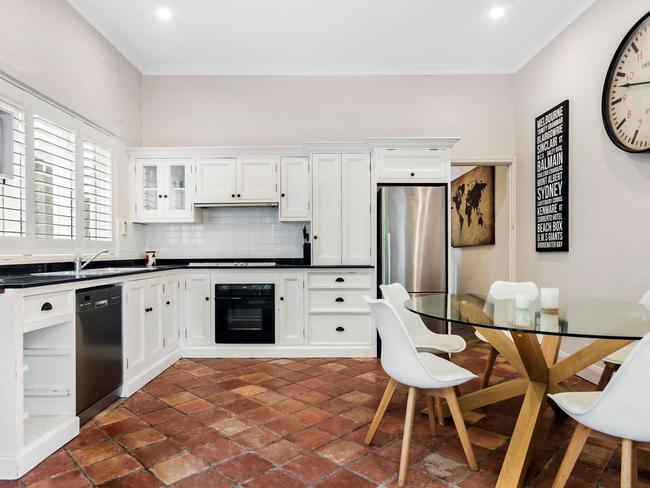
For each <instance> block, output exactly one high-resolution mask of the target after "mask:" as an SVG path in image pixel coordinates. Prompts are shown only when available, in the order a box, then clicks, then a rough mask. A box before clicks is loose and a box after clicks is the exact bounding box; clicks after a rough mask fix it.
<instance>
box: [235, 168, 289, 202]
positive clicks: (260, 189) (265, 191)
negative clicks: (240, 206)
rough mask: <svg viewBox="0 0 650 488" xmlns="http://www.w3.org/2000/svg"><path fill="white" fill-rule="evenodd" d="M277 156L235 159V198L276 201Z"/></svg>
mask: <svg viewBox="0 0 650 488" xmlns="http://www.w3.org/2000/svg"><path fill="white" fill-rule="evenodd" d="M278 166H279V164H278V160H277V158H238V159H237V200H245V201H247V202H277V201H278Z"/></svg>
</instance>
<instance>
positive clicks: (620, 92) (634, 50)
mask: <svg viewBox="0 0 650 488" xmlns="http://www.w3.org/2000/svg"><path fill="white" fill-rule="evenodd" d="M602 112H603V122H604V124H605V129H606V130H607V134H608V135H609V138H610V139H611V140H612V142H613V143H614V144H616V145H617V146H618V147H619V148H621V149H623V150H624V151H628V152H633V153H640V152H648V151H650V12H648V13H647V14H646V15H645V16H644V17H643V18H642V19H641V20H639V22H637V23H636V25H635V26H634V27H632V29H631V30H630V32H628V33H627V35H626V36H625V38H624V39H623V42H621V45H620V46H619V47H618V49H617V50H616V54H615V55H614V59H612V62H611V64H610V65H609V70H608V71H607V78H606V79H605V88H604V90H603V101H602Z"/></svg>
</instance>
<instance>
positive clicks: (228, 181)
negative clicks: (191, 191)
mask: <svg viewBox="0 0 650 488" xmlns="http://www.w3.org/2000/svg"><path fill="white" fill-rule="evenodd" d="M194 174H195V176H196V178H195V181H196V183H195V202H196V203H233V202H234V201H235V199H236V198H237V158H216V159H203V160H197V161H195V162H194Z"/></svg>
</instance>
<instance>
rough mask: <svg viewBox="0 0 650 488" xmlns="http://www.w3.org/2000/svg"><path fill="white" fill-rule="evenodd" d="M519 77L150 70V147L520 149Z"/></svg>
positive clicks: (462, 153)
mask: <svg viewBox="0 0 650 488" xmlns="http://www.w3.org/2000/svg"><path fill="white" fill-rule="evenodd" d="M512 80H513V77H512V76H507V75H504V76H316V77H313V76H260V77H246V76H243V77H242V76H194V77H178V76H145V77H144V110H143V127H144V133H143V143H144V145H145V146H215V145H284V144H299V143H301V142H305V141H353V140H363V139H365V138H367V137H369V136H459V137H461V142H460V143H459V144H458V145H457V147H456V148H455V149H454V153H453V154H454V157H461V158H465V157H467V158H470V157H481V158H489V157H512V156H513V154H514V106H513V87H512Z"/></svg>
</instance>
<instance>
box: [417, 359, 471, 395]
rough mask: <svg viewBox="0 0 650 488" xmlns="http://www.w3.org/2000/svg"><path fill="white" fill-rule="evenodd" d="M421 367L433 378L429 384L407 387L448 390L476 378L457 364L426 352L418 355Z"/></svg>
mask: <svg viewBox="0 0 650 488" xmlns="http://www.w3.org/2000/svg"><path fill="white" fill-rule="evenodd" d="M418 357H419V358H420V362H421V363H422V366H424V368H425V369H426V370H427V372H428V373H429V374H430V375H432V376H433V378H431V381H430V383H429V384H420V385H409V386H418V387H419V388H450V387H453V386H458V385H462V384H463V383H466V382H468V381H469V380H473V379H474V378H476V375H475V374H474V373H472V372H471V371H468V370H466V369H465V368H462V367H460V366H458V365H457V364H454V363H452V362H451V361H447V360H446V359H442V358H439V357H438V356H436V355H435V354H430V353H426V352H420V353H418ZM434 378H435V379H434Z"/></svg>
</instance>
